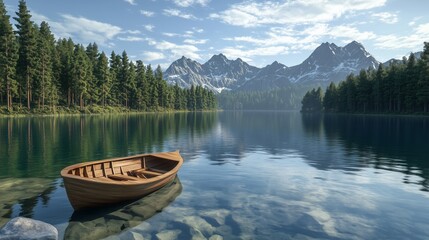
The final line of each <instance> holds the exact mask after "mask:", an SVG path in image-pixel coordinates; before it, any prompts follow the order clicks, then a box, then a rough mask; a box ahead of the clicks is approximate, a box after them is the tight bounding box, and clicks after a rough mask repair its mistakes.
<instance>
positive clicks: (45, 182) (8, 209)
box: [0, 112, 429, 239]
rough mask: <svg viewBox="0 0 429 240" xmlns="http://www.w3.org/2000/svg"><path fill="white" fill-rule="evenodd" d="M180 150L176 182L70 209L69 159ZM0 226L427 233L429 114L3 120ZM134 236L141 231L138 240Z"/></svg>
mask: <svg viewBox="0 0 429 240" xmlns="http://www.w3.org/2000/svg"><path fill="white" fill-rule="evenodd" d="M175 149H180V150H181V153H182V156H183V157H184V159H185V163H184V165H183V166H182V168H181V170H180V171H179V176H178V179H176V181H175V182H174V183H173V184H171V185H169V186H167V187H166V188H164V189H162V190H160V191H159V192H156V193H154V194H152V195H150V196H148V197H146V198H143V199H140V200H139V201H136V202H133V203H127V204H123V205H121V206H113V207H112V208H109V209H102V210H96V211H92V212H85V213H73V209H72V207H71V206H70V204H69V202H68V199H67V196H66V194H65V190H64V187H63V185H62V180H61V178H60V177H59V171H60V170H61V169H62V168H63V167H65V166H68V165H70V164H73V163H77V162H82V161H90V160H96V159H104V158H110V157H117V156H126V155H131V154H138V153H145V152H158V151H171V150H175ZM0 166H1V167H0V225H2V224H4V223H5V222H6V221H7V220H8V219H10V218H12V217H16V216H26V217H32V218H34V219H38V220H42V221H45V222H48V223H51V224H53V225H54V226H55V227H57V229H58V230H59V232H60V237H61V238H66V239H79V238H87V239H98V238H105V237H107V238H110V239H118V238H120V239H129V238H131V237H136V236H143V237H144V238H145V239H157V238H161V239H190V238H192V237H195V238H197V237H200V238H207V239H209V238H210V237H212V239H216V237H218V239H219V236H222V237H223V238H224V239H428V238H429V181H428V179H429V118H428V117H406V116H356V115H355V116H347V115H325V116H321V115H301V114H300V113H297V112H219V113H177V114H141V115H117V116H86V117H57V118H55V117H34V118H1V119H0ZM136 238H137V237H136Z"/></svg>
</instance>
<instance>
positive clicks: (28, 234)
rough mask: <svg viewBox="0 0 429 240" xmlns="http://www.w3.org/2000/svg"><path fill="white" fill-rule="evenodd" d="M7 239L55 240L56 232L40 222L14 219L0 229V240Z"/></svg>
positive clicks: (52, 227)
mask: <svg viewBox="0 0 429 240" xmlns="http://www.w3.org/2000/svg"><path fill="white" fill-rule="evenodd" d="M9 239H15V240H21V239H29V240H36V239H37V240H57V239H58V230H57V229H56V228H55V227H54V226H52V225H51V224H48V223H45V222H42V221H38V220H33V219H30V218H24V217H16V218H13V219H12V220H10V221H9V222H7V223H6V224H5V225H4V226H3V227H2V228H1V229H0V240H9Z"/></svg>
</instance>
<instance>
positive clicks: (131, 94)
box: [126, 61, 137, 107]
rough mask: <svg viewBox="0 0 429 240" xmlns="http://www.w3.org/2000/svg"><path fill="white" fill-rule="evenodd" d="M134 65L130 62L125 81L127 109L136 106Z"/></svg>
mask: <svg viewBox="0 0 429 240" xmlns="http://www.w3.org/2000/svg"><path fill="white" fill-rule="evenodd" d="M136 75H137V73H136V65H134V63H133V62H132V61H131V62H130V64H129V75H128V79H127V82H126V83H127V85H126V87H127V94H128V95H127V107H132V106H135V105H136V98H137V83H136V77H137V76H136Z"/></svg>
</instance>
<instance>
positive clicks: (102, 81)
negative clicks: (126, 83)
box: [94, 52, 112, 106]
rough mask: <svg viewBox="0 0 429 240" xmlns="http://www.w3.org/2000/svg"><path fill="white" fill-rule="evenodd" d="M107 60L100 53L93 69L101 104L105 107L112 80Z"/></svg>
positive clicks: (104, 55)
mask: <svg viewBox="0 0 429 240" xmlns="http://www.w3.org/2000/svg"><path fill="white" fill-rule="evenodd" d="M108 64H109V60H108V59H107V56H106V54H104V52H102V53H101V54H100V56H99V57H98V59H97V66H96V68H95V70H94V71H95V72H94V74H95V79H96V81H97V86H98V88H99V92H100V98H101V104H102V105H103V106H106V100H107V99H108V95H109V93H110V90H111V88H112V79H111V76H110V71H109V65H108Z"/></svg>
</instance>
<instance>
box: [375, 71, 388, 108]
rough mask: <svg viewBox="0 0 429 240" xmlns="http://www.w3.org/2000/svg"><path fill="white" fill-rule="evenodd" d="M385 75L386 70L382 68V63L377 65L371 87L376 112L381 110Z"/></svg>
mask: <svg viewBox="0 0 429 240" xmlns="http://www.w3.org/2000/svg"><path fill="white" fill-rule="evenodd" d="M385 77H386V71H385V70H384V67H383V64H380V65H379V66H378V69H377V72H376V74H375V79H374V81H375V82H374V85H373V89H372V95H373V100H374V110H375V111H376V112H380V111H382V104H383V92H382V90H383V86H382V84H383V81H384V78H385Z"/></svg>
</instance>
